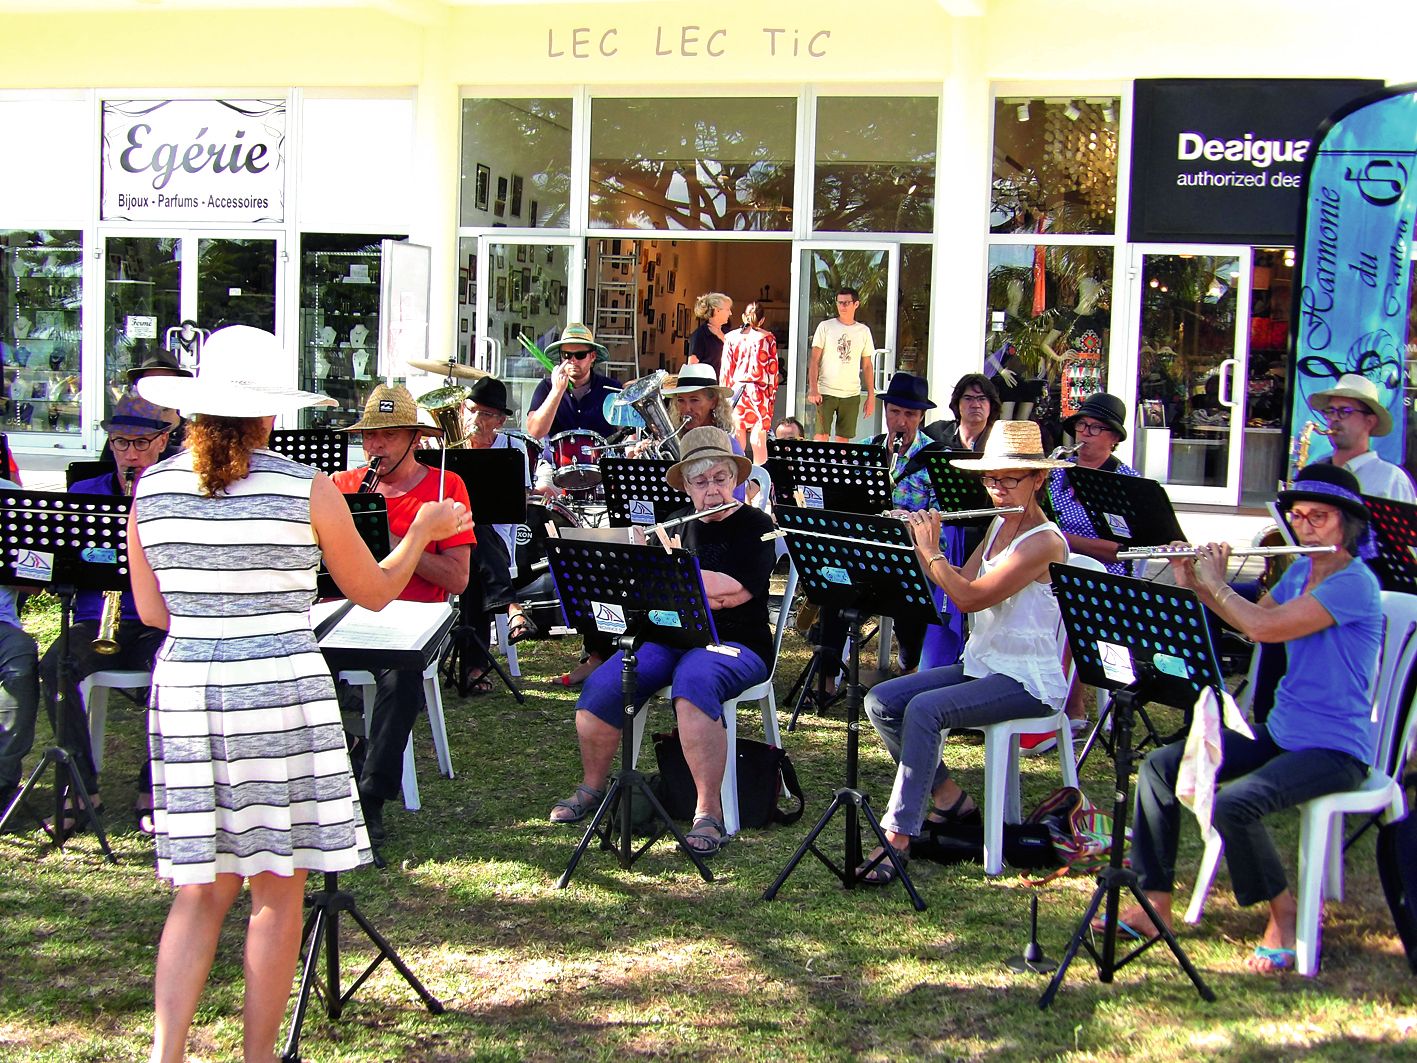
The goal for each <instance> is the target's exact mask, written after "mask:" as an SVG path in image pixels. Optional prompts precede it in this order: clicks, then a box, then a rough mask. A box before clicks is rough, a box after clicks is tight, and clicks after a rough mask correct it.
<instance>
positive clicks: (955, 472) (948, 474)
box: [918, 450, 994, 524]
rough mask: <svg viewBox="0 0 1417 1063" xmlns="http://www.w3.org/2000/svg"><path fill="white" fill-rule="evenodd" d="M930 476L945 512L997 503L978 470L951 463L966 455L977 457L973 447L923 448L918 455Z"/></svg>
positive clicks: (975, 521)
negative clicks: (950, 448)
mask: <svg viewBox="0 0 1417 1063" xmlns="http://www.w3.org/2000/svg"><path fill="white" fill-rule="evenodd" d="M918 456H919V458H920V460H921V461H922V462H923V463H924V465H925V472H926V473H927V474H928V475H929V477H930V486H931V487H932V488H934V491H935V501H936V504H937V505H938V507H939V508H940V510H941V511H942V512H945V513H948V512H951V511H956V512H957V511H959V510H965V509H988V508H989V507H990V506H992V505H993V504H994V500H993V499H992V498H990V497H989V492H988V491H986V490H985V489H984V481H983V479H981V478H980V476H979V474H978V473H977V472H967V471H966V470H964V469H956V468H955V467H954V466H953V465H951V464H950V462H952V461H956V460H958V459H962V458H977V457H979V455H978V454H976V453H974V451H972V450H922V451H921V452H920V454H919V455H918ZM993 519H994V518H993V517H990V516H983V517H976V518H973V519H972V520H970V521H969V522H968V523H972V524H987V523H989V521H991V520H993Z"/></svg>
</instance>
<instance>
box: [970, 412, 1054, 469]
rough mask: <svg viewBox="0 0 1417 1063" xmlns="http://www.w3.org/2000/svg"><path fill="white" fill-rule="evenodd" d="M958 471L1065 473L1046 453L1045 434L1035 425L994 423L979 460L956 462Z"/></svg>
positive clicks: (1032, 422)
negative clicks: (1060, 471)
mask: <svg viewBox="0 0 1417 1063" xmlns="http://www.w3.org/2000/svg"><path fill="white" fill-rule="evenodd" d="M950 464H951V465H953V466H954V467H955V468H956V469H970V470H972V471H974V472H997V471H998V470H1000V469H1062V468H1066V467H1067V466H1068V464H1069V463H1068V462H1066V461H1058V460H1056V459H1054V458H1050V457H1048V455H1047V454H1045V453H1044V452H1043V433H1042V432H1041V431H1039V428H1038V422H1036V421H995V422H994V429H993V431H991V432H990V433H989V440H988V442H986V443H985V444H984V450H983V452H982V453H981V454H980V455H979V457H977V458H956V459H954V460H953V461H951V462H950Z"/></svg>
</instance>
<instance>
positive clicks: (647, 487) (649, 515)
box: [600, 457, 688, 528]
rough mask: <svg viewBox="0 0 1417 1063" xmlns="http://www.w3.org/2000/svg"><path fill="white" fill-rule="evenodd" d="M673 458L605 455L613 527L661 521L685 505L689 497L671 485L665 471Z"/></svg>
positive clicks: (605, 481) (607, 503)
mask: <svg viewBox="0 0 1417 1063" xmlns="http://www.w3.org/2000/svg"><path fill="white" fill-rule="evenodd" d="M673 464H674V461H673V459H671V458H609V457H607V458H601V459H600V477H601V483H602V484H604V485H605V514H606V518H607V519H608V520H609V522H610V526H611V527H612V528H627V527H630V526H631V525H634V524H658V523H660V522H662V521H666V520H668V519H669V518H670V516H672V515H673V514H674V512H675V511H676V510H680V509H683V508H684V504H685V502H686V501H687V500H688V496H687V495H685V494H684V492H683V491H681V490H679V489H678V488H677V487H670V486H669V484H667V483H666V482H665V480H664V474H665V473H667V472H668V471H669V467H670V466H671V465H673Z"/></svg>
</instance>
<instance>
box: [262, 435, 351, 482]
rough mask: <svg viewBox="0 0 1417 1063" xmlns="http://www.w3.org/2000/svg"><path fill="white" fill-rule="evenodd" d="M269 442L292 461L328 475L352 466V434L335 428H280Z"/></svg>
mask: <svg viewBox="0 0 1417 1063" xmlns="http://www.w3.org/2000/svg"><path fill="white" fill-rule="evenodd" d="M266 445H267V446H268V447H269V448H270V449H271V450H273V451H275V452H276V453H277V454H280V455H282V456H283V457H287V458H289V459H290V460H291V461H298V462H299V463H300V464H301V465H308V466H310V467H311V468H312V469H319V470H320V471H321V472H323V473H326V474H327V475H331V476H332V475H334V474H335V473H337V472H343V471H344V470H345V469H347V468H348V467H349V434H348V433H347V432H340V431H337V430H336V429H333V428H278V429H276V430H275V431H274V432H272V433H271V440H270V442H269V443H268V444H266Z"/></svg>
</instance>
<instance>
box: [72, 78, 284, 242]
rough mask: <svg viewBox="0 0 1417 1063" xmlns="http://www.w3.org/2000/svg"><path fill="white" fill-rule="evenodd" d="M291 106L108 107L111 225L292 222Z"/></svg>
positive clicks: (107, 213) (106, 197)
mask: <svg viewBox="0 0 1417 1063" xmlns="http://www.w3.org/2000/svg"><path fill="white" fill-rule="evenodd" d="M285 131H286V105H285V101H284V100H105V101H104V104H103V174H102V181H103V189H102V201H101V207H100V215H99V216H100V217H101V218H102V219H103V220H104V221H143V222H161V223H163V224H176V225H188V224H193V223H202V224H241V225H245V224H253V223H254V224H260V223H263V222H264V223H275V222H281V221H283V220H284V218H285Z"/></svg>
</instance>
